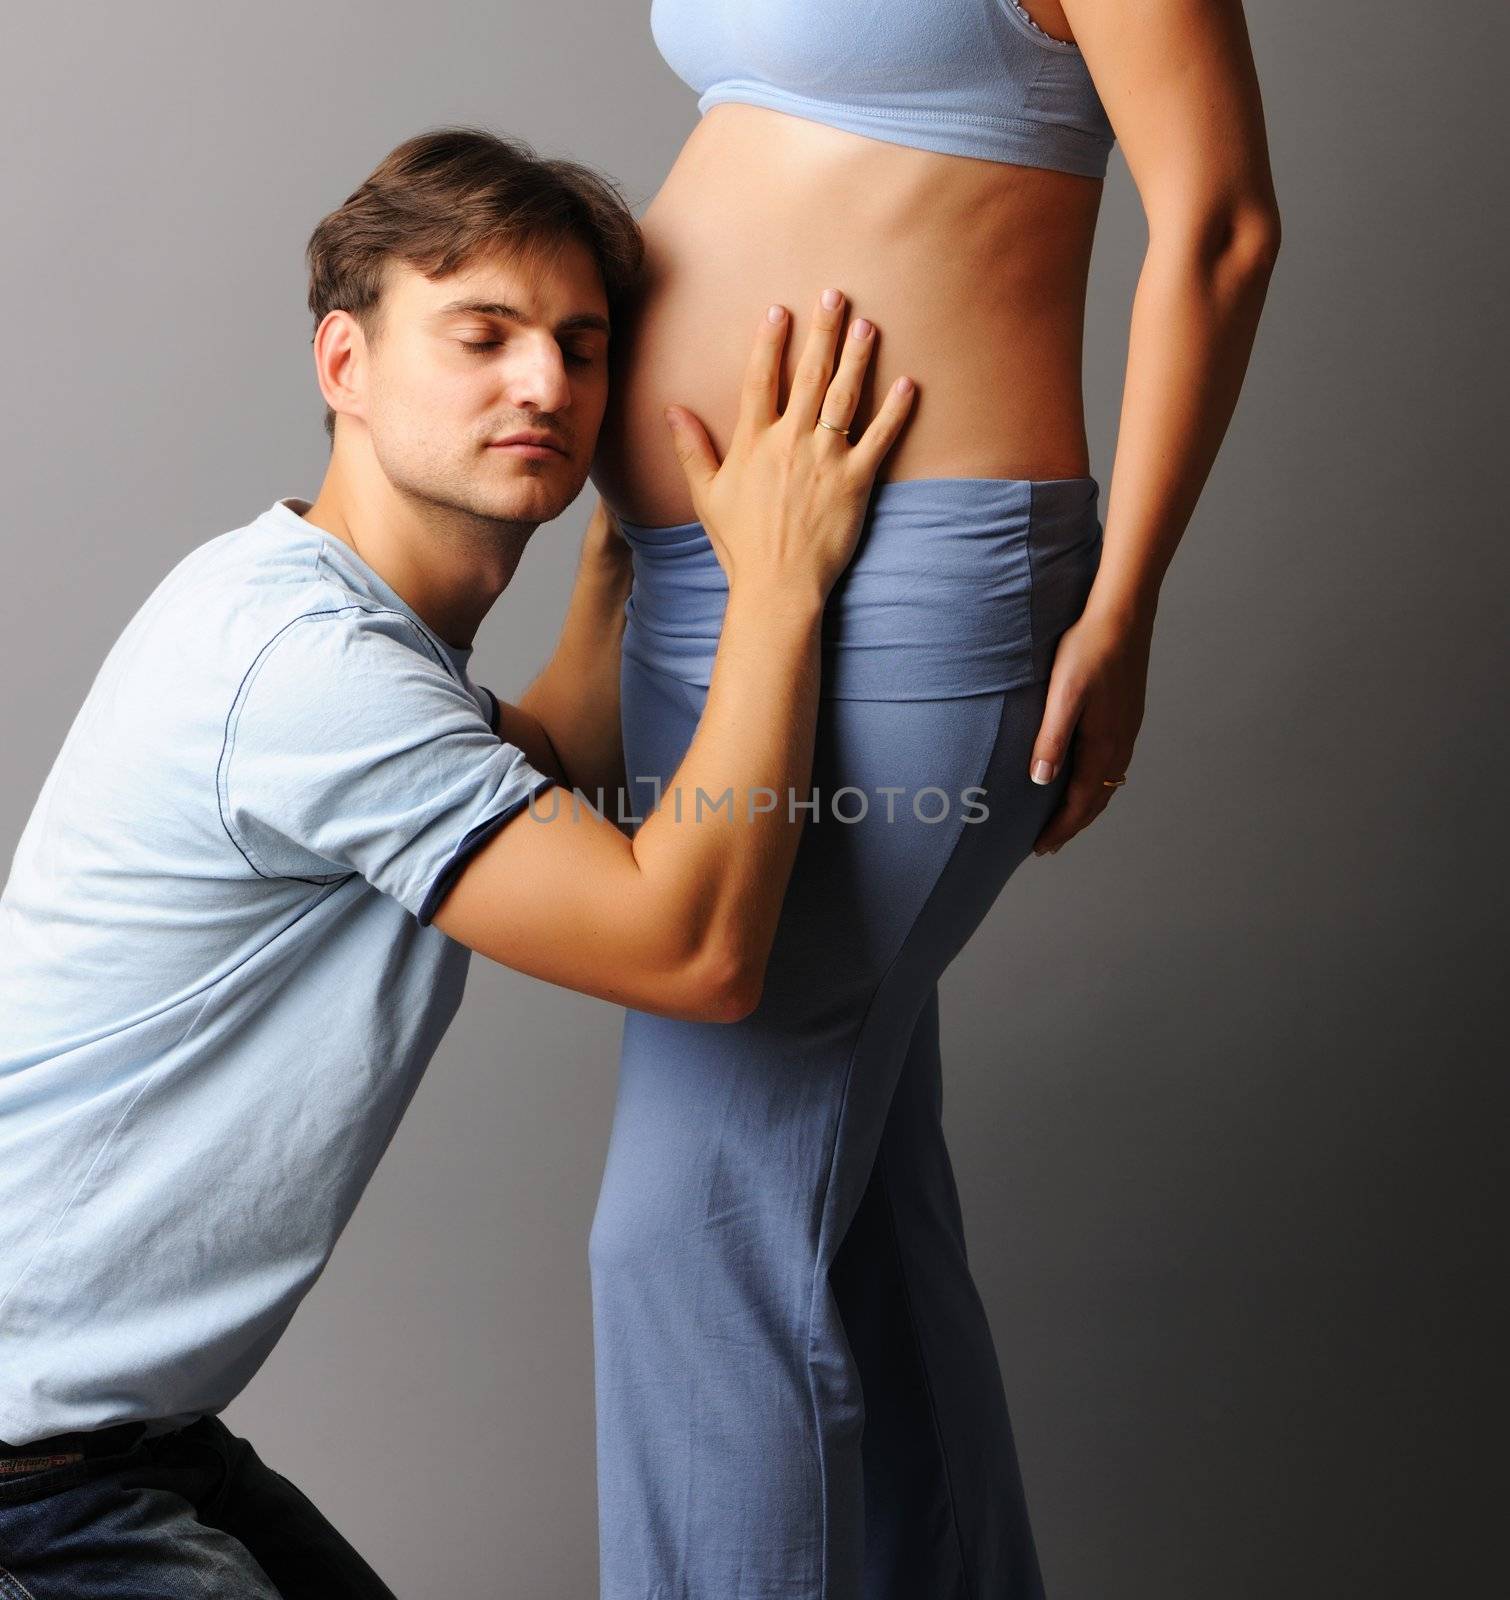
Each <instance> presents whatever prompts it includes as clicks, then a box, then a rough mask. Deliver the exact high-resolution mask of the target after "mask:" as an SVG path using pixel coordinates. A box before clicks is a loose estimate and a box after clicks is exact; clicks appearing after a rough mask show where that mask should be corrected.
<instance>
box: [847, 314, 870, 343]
mask: <svg viewBox="0 0 1510 1600" xmlns="http://www.w3.org/2000/svg"><path fill="white" fill-rule="evenodd" d="M849 334H850V337H851V338H852V339H868V338H869V337H870V324H869V323H868V322H867V321H866V320H865V318H864V317H857V318H856V319H855V322H854V324H853V326H852V327H851V328H850V330H849Z"/></svg>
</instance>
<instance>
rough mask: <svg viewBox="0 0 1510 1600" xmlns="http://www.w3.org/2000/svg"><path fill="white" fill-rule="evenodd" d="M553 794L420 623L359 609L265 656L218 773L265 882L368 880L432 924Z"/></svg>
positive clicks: (317, 619) (310, 625) (316, 623)
mask: <svg viewBox="0 0 1510 1600" xmlns="http://www.w3.org/2000/svg"><path fill="white" fill-rule="evenodd" d="M489 698H490V699H491V696H490V697H489ZM553 781H554V780H553V779H552V778H551V777H550V776H549V775H548V774H546V773H542V772H541V771H540V770H539V769H538V768H537V767H534V766H532V765H531V764H530V762H529V761H528V759H527V758H526V757H525V755H524V752H523V751H521V750H520V749H519V748H518V747H517V746H516V745H512V744H507V743H505V742H504V741H503V740H501V739H499V738H498V736H497V735H496V734H495V733H494V732H493V730H492V728H491V727H490V725H489V723H488V720H487V718H486V717H485V716H484V714H483V711H482V708H481V707H480V706H479V705H478V703H477V701H476V699H475V698H474V697H473V695H472V694H471V692H470V691H469V689H468V688H467V686H466V685H465V684H464V683H462V682H461V681H460V680H459V679H458V678H457V677H456V675H455V674H454V673H453V672H452V670H451V668H450V665H449V663H447V662H445V661H444V660H443V659H441V657H440V655H439V653H438V651H437V650H436V646H435V644H434V641H433V640H430V639H429V638H427V637H426V635H425V634H424V633H423V631H422V630H421V629H420V628H418V627H417V626H416V625H415V623H414V622H413V620H412V619H411V618H408V617H405V616H403V614H402V613H400V612H396V611H368V610H364V609H362V608H359V607H347V608H341V609H336V610H333V611H328V612H316V613H311V614H309V615H306V616H302V617H297V618H295V619H294V620H293V621H292V622H290V623H288V624H286V625H285V626H284V627H283V628H282V629H281V630H280V631H279V632H278V633H277V634H276V635H275V636H274V637H273V638H272V639H271V640H269V641H268V642H267V644H266V645H265V646H264V647H263V648H262V649H261V650H260V651H259V653H258V655H257V657H256V659H255V660H254V661H253V662H252V664H251V666H250V667H249V668H248V670H247V673H246V675H245V677H244V678H243V680H242V682H241V685H240V688H239V690H238V693H237V696H236V700H235V703H234V705H233V706H232V708H231V711H230V714H229V716H228V718H227V722H226V735H225V744H224V748H223V749H222V752H221V759H220V767H219V774H218V785H219V790H220V797H219V798H220V812H221V818H222V821H223V822H224V824H225V828H226V832H227V833H228V834H229V835H230V837H231V839H232V841H233V842H234V843H235V845H236V847H237V849H238V850H239V851H240V852H241V854H242V855H243V856H244V857H245V858H246V860H247V861H248V863H250V865H251V866H252V867H253V869H254V870H255V871H257V872H258V873H259V874H260V875H262V876H264V877H281V878H298V879H304V880H308V881H312V882H316V883H319V882H327V881H333V880H334V879H337V878H340V877H345V876H349V875H350V874H352V873H359V874H360V875H361V876H362V877H363V878H364V879H366V881H367V882H368V883H370V884H372V885H373V886H374V887H375V888H377V889H379V890H381V891H382V892H383V893H384V894H387V895H391V896H392V897H393V898H394V899H395V900H397V901H399V903H400V904H402V905H404V906H406V907H407V908H408V909H409V910H410V911H412V912H413V913H414V915H415V916H416V917H417V918H418V919H419V921H420V922H421V923H422V924H426V925H427V924H428V923H429V922H430V920H431V918H432V917H433V915H434V913H435V910H436V908H437V907H438V906H439V904H440V902H441V900H442V899H443V898H444V896H445V894H446V891H447V890H448V889H449V888H450V887H451V885H452V883H454V881H455V879H456V877H457V876H458V875H459V873H460V871H461V869H462V867H463V866H464V865H465V864H466V862H467V861H468V860H469V859H470V858H471V857H472V855H473V854H475V852H476V851H477V850H478V849H480V848H481V846H482V845H483V844H484V843H485V842H486V841H487V840H488V839H489V838H490V837H491V836H492V834H493V833H494V832H495V831H496V830H497V829H498V828H500V827H501V826H502V825H503V824H504V823H505V822H507V821H508V820H509V819H510V818H511V817H513V816H514V815H516V814H517V813H518V812H519V811H520V810H521V809H523V808H524V807H525V806H526V805H527V804H528V802H529V801H530V799H531V797H532V796H534V795H536V794H539V793H540V792H541V791H542V790H544V789H546V788H548V787H549V786H550V785H551V783H552V782H553Z"/></svg>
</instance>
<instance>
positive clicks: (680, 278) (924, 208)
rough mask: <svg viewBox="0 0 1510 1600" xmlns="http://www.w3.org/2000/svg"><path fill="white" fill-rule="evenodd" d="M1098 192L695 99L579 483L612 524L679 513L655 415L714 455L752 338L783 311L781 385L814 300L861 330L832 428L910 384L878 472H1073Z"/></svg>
mask: <svg viewBox="0 0 1510 1600" xmlns="http://www.w3.org/2000/svg"><path fill="white" fill-rule="evenodd" d="M1100 193H1101V184H1100V182H1099V181H1097V180H1091V179H1086V178H1079V177H1074V176H1072V175H1070V174H1067V173H1059V172H1051V171H1047V170H1041V169H1033V168H1025V167H1015V166H1009V165H1006V164H1004V163H999V162H989V161H976V160H972V159H968V158H963V157H957V156H944V155H938V154H935V153H933V152H930V151H920V150H913V149H909V148H907V147H904V146H899V145H891V144H886V143H883V142H881V141H879V140H874V139H867V138H863V137H861V136H859V135H857V134H851V133H847V132H843V131H841V130H839V129H834V128H828V127H825V126H822V125H820V124H817V123H812V122H808V121H806V120H804V119H801V118H797V117H791V116H788V115H786V114H784V113H782V112H777V111H768V110H766V109H764V108H762V107H754V106H742V105H724V106H718V107H715V108H714V109H713V110H712V111H711V112H710V113H709V114H708V115H707V116H706V117H704V118H703V119H702V121H701V122H700V123H699V124H698V126H697V128H696V129H695V130H694V131H693V134H692V136H691V137H690V138H689V139H688V141H687V143H686V145H685V146H684V148H683V150H682V153H681V155H680V156H679V157H678V160H677V162H676V164H675V166H674V167H673V168H672V171H671V173H670V175H669V176H668V177H667V180H666V182H665V184H664V185H663V186H662V188H661V191H660V192H659V194H657V196H656V198H655V200H654V201H653V202H652V204H651V205H650V207H649V208H648V210H647V211H646V213H645V215H644V217H643V218H642V219H641V227H642V231H643V233H644V236H645V244H646V269H645V276H644V281H643V287H642V290H641V292H640V295H639V297H638V300H637V302H636V304H635V305H634V306H632V307H630V308H627V310H626V311H624V312H621V313H620V316H619V320H618V324H617V326H616V328H615V332H614V340H613V351H612V360H613V374H612V383H611V388H610V396H609V404H608V410H607V413H606V414H605V417H604V423H603V430H602V433H601V435H600V438H599V445H598V450H597V454H596V456H595V459H594V462H593V469H592V477H593V481H594V484H595V485H596V487H597V489H598V490H599V492H600V493H601V494H602V495H603V497H604V499H605V500H606V501H607V502H608V504H609V505H610V506H611V507H612V508H613V509H614V510H615V511H616V512H618V513H619V515H620V516H621V517H622V518H625V519H629V520H632V521H634V522H636V523H638V524H641V525H646V526H673V525H678V524H682V523H686V522H689V521H691V520H692V518H693V516H694V511H693V507H692V504H691V500H690V497H689V496H688V494H687V490H686V483H685V480H684V478H683V476H682V472H681V468H680V466H679V465H678V463H677V461H676V458H675V456H674V454H673V453H672V450H671V446H670V439H669V435H668V433H667V430H666V424H665V421H664V416H663V413H664V408H665V406H666V405H667V404H668V403H669V402H671V401H675V402H676V403H678V404H680V405H683V406H686V407H687V408H688V409H689V410H691V411H692V412H693V413H694V414H695V415H697V416H698V417H699V418H701V419H702V421H703V423H704V425H705V426H706V428H707V429H708V433H709V436H710V438H711V439H712V441H713V446H714V449H715V450H716V451H717V452H718V453H719V455H720V456H722V454H723V452H724V451H725V450H726V449H727V446H728V442H729V437H730V434H731V433H732V430H733V426H734V422H735V419H736V416H737V414H738V396H739V385H740V381H741V378H742V375H743V372H744V368H745V363H746V359H747V357H748V355H749V351H750V348H751V345H752V342H753V340H754V337H755V332H756V329H757V326H758V324H759V321H760V319H761V317H762V316H763V315H764V312H765V308H766V307H767V306H768V305H769V304H771V303H772V302H773V301H774V302H778V303H780V304H782V305H784V306H786V307H787V308H788V310H789V311H790V312H791V313H792V325H791V329H790V332H789V335H788V340H787V349H786V357H785V361H784V371H783V376H782V385H781V399H782V402H783V403H785V398H786V394H787V389H788V386H789V384H790V381H791V376H792V372H793V370H794V368H795V365H796V359H797V356H798V355H800V352H801V349H802V345H803V342H804V341H805V339H806V337H807V333H808V330H809V328H810V326H811V321H812V311H813V307H814V305H815V303H816V301H817V297H818V295H819V293H820V292H821V291H822V290H823V289H825V288H828V287H834V288H838V289H841V290H843V291H844V292H845V294H846V295H847V296H848V297H849V303H848V306H847V314H848V315H849V316H851V317H853V316H866V317H869V318H870V319H871V320H872V321H874V322H875V323H876V325H877V327H878V329H879V338H878V340H877V343H876V348H875V354H874V356H873V357H872V360H871V371H870V373H869V375H868V378H867V382H866V385H865V388H864V390H863V391H862V394H861V397H860V407H859V411H858V414H857V416H856V418H855V423H854V427H853V431H852V435H851V436H852V437H858V435H859V433H860V432H861V431H862V430H863V428H864V426H865V425H866V424H867V423H868V422H869V420H870V419H871V417H872V416H873V415H874V405H875V401H876V398H877V397H878V396H883V395H884V394H885V392H886V389H887V388H888V387H889V385H890V384H891V382H892V381H893V380H894V379H895V378H897V377H899V376H900V375H901V374H903V373H904V372H905V373H907V374H909V375H910V376H911V377H913V378H914V379H915V380H916V382H917V384H918V395H917V399H916V401H915V402H914V406H913V411H912V415H911V417H910V418H909V421H908V423H907V426H906V429H905V431H904V433H903V435H902V437H901V439H900V440H899V441H898V443H897V445H896V446H895V447H894V449H893V450H892V451H891V453H890V455H889V456H888V457H887V459H886V461H885V462H884V463H883V465H882V469H881V472H880V474H879V479H878V481H880V482H882V483H885V482H889V481H905V480H908V479H918V478H1003V479H1017V480H1033V479H1067V478H1080V477H1083V476H1084V475H1085V474H1086V473H1087V471H1088V452H1087V447H1086V439H1085V427H1084V416H1083V404H1082V396H1081V390H1080V364H1081V339H1082V331H1083V323H1084V309H1085V284H1086V277H1087V273H1088V269H1089V262H1090V251H1091V244H1092V239H1093V235H1094V229H1095V218H1096V212H1097V208H1098V206H1099V201H1100Z"/></svg>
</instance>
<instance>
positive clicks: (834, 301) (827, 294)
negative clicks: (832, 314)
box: [823, 289, 844, 311]
mask: <svg viewBox="0 0 1510 1600" xmlns="http://www.w3.org/2000/svg"><path fill="white" fill-rule="evenodd" d="M843 298H844V296H843V295H842V294H840V293H839V291H838V290H837V289H825V290H824V291H823V305H824V309H825V310H827V311H837V310H838V309H839V302H840V301H841V300H842V299H843Z"/></svg>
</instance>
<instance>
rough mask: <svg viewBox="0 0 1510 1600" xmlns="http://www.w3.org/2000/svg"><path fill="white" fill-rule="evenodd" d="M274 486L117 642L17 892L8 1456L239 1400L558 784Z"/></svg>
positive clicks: (6, 1097)
mask: <svg viewBox="0 0 1510 1600" xmlns="http://www.w3.org/2000/svg"><path fill="white" fill-rule="evenodd" d="M308 509H309V505H308V502H307V501H303V500H298V499H287V500H280V501H278V502H277V503H276V504H274V505H273V506H271V507H270V508H269V509H268V510H267V511H265V512H263V513H262V515H261V516H259V517H258V518H257V519H256V520H255V521H254V522H252V523H250V524H249V525H248V526H246V527H243V528H237V529H234V530H233V531H232V532H230V533H225V534H222V535H220V536H219V537H218V538H214V539H211V540H209V541H208V542H206V543H204V544H202V545H200V546H199V547H198V548H197V549H194V550H192V551H191V552H190V553H189V554H188V555H187V556H185V557H184V558H183V560H181V561H180V562H179V563H178V565H177V566H175V567H174V568H173V570H172V571H171V572H169V574H168V575H167V577H166V578H164V579H163V581H162V582H161V583H160V584H159V585H158V586H157V588H156V589H155V590H154V591H153V592H152V594H151V595H150V596H149V597H148V598H147V600H146V602H145V604H143V606H142V607H141V609H140V610H139V611H138V612H137V613H136V615H135V616H134V617H133V618H132V619H131V621H130V622H129V623H128V624H127V626H126V628H125V630H124V631H123V632H122V634H121V636H120V637H119V639H117V640H116V642H115V644H114V646H113V647H112V648H111V650H110V652H109V654H108V655H107V656H106V658H105V661H104V664H103V666H101V668H100V670H99V673H98V675H97V677H96V678H95V681H94V683H93V685H92V686H91V688H90V691H89V694H88V695H87V697H86V698H85V700H84V704H83V706H82V708H81V709H80V711H79V713H78V715H77V717H76V718H75V719H74V722H73V725H72V727H71V728H70V729H69V731H68V734H67V737H66V738H65V740H64V741H63V746H62V749H61V750H60V752H59V754H58V756H57V759H56V761H55V762H54V763H53V766H52V769H51V771H50V772H49V774H48V776H47V779H46V781H45V782H44V784H43V786H42V791H41V794H40V795H39V797H38V799H37V802H36V805H35V808H34V809H33V811H32V813H31V817H30V819H29V820H28V822H27V824H26V828H25V830H24V832H23V833H22V835H21V839H20V842H19V844H18V846H17V849H16V854H15V859H14V861H13V863H12V866H11V871H10V876H9V879H8V881H7V883H6V886H5V890H4V893H3V896H0V1440H5V1441H7V1442H9V1443H11V1444H28V1443H31V1442H32V1441H33V1440H36V1439H40V1438H45V1437H47V1436H49V1435H51V1434H54V1433H65V1432H71V1431H74V1430H82V1429H89V1430H92V1429H97V1428H102V1427H106V1426H109V1425H110V1424H112V1423H116V1422H128V1421H146V1422H148V1424H149V1428H148V1431H149V1432H154V1433H155V1432H162V1431H165V1430H166V1429H167V1428H169V1427H173V1426H177V1425H181V1424H182V1423H184V1422H187V1421H190V1420H192V1419H193V1418H194V1417H196V1416H200V1415H202V1414H204V1413H206V1412H217V1411H219V1410H221V1409H222V1408H223V1407H224V1406H226V1405H227V1404H228V1403H229V1402H230V1401H231V1400H232V1399H233V1398H234V1397H235V1396H236V1394H237V1393H238V1392H239V1391H240V1390H241V1389H242V1388H243V1387H244V1386H245V1385H246V1383H247V1382H248V1380H249V1379H250V1378H251V1376H252V1374H253V1373H254V1372H255V1371H256V1370H257V1368H258V1367H259V1366H260V1365H261V1363H262V1362H263V1361H264V1360H265V1359H266V1357H267V1354H268V1352H269V1351H270V1350H271V1349H272V1347H273V1345H274V1343H275V1342H276V1341H277V1339H278V1336H279V1335H280V1334H281V1333H282V1331H283V1329H284V1327H285V1326H286V1325H287V1323H288V1320H289V1318H290V1317H291V1316H292V1315H293V1312H294V1310H295V1308H296V1307H297V1305H298V1303H299V1301H300V1299H301V1298H302V1297H303V1296H304V1294H305V1293H306V1291H307V1290H308V1289H309V1288H310V1286H311V1284H312V1283H313V1282H314V1280H315V1278H316V1277H317V1276H318V1275H319V1273H320V1271H321V1269H322V1268H323V1267H324V1265H325V1262H326V1261H327V1259H328V1258H329V1256H330V1252H331V1250H332V1249H333V1247H334V1245H335V1241H336V1239H337V1237H338V1236H339V1234H340V1232H341V1230H342V1228H343V1227H344V1226H345V1224H346V1222H347V1220H348V1219H349V1218H350V1216H351V1213H352V1211H353V1209H354V1208H355V1206H356V1203H357V1200H358V1199H359V1197H360V1196H361V1193H362V1190H363V1188H364V1187H365V1186H366V1184H367V1181H368V1179H369V1178H370V1176H371V1174H372V1171H373V1169H374V1167H375V1166H376V1165H377V1162H378V1159H379V1157H380V1156H381V1155H382V1153H383V1151H384V1150H385V1149H386V1148H387V1145H388V1143H389V1140H390V1139H391V1138H392V1136H393V1132H394V1129H395V1127H396V1125H397V1123H398V1120H399V1118H400V1116H402V1114H403V1112H404V1110H405V1108H406V1107H407V1105H408V1104H409V1100H410V1098H411V1097H412V1095H413V1094H414V1091H415V1089H416V1088H417V1087H418V1084H419V1079H420V1076H421V1074H422V1073H423V1072H424V1069H425V1066H426V1064H427V1063H428V1061H429V1059H430V1057H431V1055H432V1054H433V1052H434V1050H435V1048H436V1046H437V1044H438V1043H439V1042H440V1039H441V1036H442V1034H443V1033H444V1032H445V1030H446V1028H447V1026H448V1025H449V1024H450V1021H451V1019H452V1017H453V1016H454V1015H455V1013H456V1009H457V1006H458V1005H459V1004H460V1002H461V996H462V988H463V985H464V983H465V981H466V973H467V966H468V962H469V960H470V958H471V951H470V950H469V949H468V948H467V947H466V946H465V945H462V944H459V943H457V942H456V941H455V940H453V939H451V938H449V937H447V936H446V935H445V934H444V933H442V932H441V931H440V929H439V928H435V927H433V926H431V924H430V918H431V916H432V915H433V913H434V911H435V908H436V906H437V905H438V904H439V902H440V900H441V898H442V896H443V894H444V892H445V891H446V889H447V888H449V887H450V885H451V883H452V882H453V880H454V879H455V877H456V875H457V873H458V871H459V870H460V868H461V866H462V865H463V864H464V863H465V861H466V860H467V859H468V858H469V857H470V856H471V855H472V854H473V853H474V852H475V851H476V850H477V849H478V848H479V847H480V846H481V845H482V844H483V843H484V842H485V840H486V839H487V838H489V837H490V836H491V835H492V834H493V833H494V832H495V831H496V829H497V828H498V827H499V826H500V825H501V824H503V823H504V822H505V821H507V820H508V819H509V818H510V817H512V816H514V815H515V814H517V813H518V812H519V811H520V810H521V808H523V807H524V806H525V805H526V804H527V803H528V802H529V801H530V799H531V797H532V796H533V795H534V794H536V793H538V792H539V791H540V790H542V789H543V788H545V787H547V786H548V785H549V784H550V783H551V779H550V778H549V777H548V776H547V775H545V774H543V773H541V772H540V771H539V770H538V769H537V768H535V767H533V766H531V765H530V763H529V762H528V761H527V760H526V758H525V756H524V755H523V753H522V752H521V751H520V750H519V749H518V748H517V747H516V746H514V745H511V744H508V743H505V742H504V741H502V740H500V739H499V738H498V737H497V735H496V734H495V733H494V731H493V726H494V723H495V722H496V717H495V715H494V712H495V703H494V701H493V698H492V696H491V694H490V693H489V691H488V690H487V689H484V688H481V687H479V686H478V685H476V684H474V683H473V682H472V680H471V678H470V677H469V676H468V673H467V662H468V659H469V658H470V656H471V654H472V651H471V648H470V647H469V646H468V647H459V646H456V645H451V644H448V643H446V642H445V641H444V640H442V639H441V638H440V637H439V636H438V635H437V634H436V633H435V632H434V631H433V630H432V629H431V628H430V627H429V626H427V625H426V623H425V622H424V621H422V620H421V618H420V617H419V616H418V615H417V614H416V613H415V612H414V610H413V609H412V608H411V607H410V606H408V605H407V604H406V603H405V602H404V601H403V600H402V599H401V598H400V597H399V595H398V594H397V593H395V592H394V590H393V589H391V588H390V587H389V586H388V585H387V584H386V583H385V582H384V581H383V580H382V578H380V577H379V576H378V574H377V573H376V572H374V571H373V570H372V569H371V568H370V567H368V566H367V564H366V563H365V562H364V561H362V560H361V558H360V557H359V556H358V555H357V554H356V553H355V551H353V550H352V549H351V547H350V546H348V545H347V544H345V543H344V542H343V541H342V540H340V539H337V538H336V537H335V536H334V535H333V534H329V533H326V532H325V531H323V530H322V529H320V528H317V527H315V526H314V525H313V524H312V523H310V522H307V521H305V520H304V519H303V517H302V516H301V515H300V513H302V512H304V511H307V510H308Z"/></svg>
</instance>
